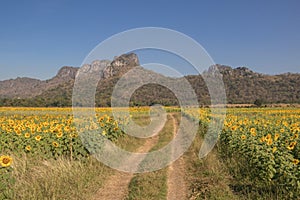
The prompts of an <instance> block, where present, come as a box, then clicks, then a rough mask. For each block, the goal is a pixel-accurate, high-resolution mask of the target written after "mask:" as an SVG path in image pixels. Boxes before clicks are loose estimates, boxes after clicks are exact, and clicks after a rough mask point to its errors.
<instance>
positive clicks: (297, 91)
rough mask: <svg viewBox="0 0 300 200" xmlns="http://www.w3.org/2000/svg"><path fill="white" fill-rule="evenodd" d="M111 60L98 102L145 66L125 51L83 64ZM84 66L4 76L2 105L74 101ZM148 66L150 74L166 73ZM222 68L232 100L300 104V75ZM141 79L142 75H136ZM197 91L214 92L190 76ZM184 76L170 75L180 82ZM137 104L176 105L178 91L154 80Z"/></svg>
mask: <svg viewBox="0 0 300 200" xmlns="http://www.w3.org/2000/svg"><path fill="white" fill-rule="evenodd" d="M100 65H105V68H104V70H103V71H102V73H101V76H102V80H101V81H100V82H99V84H98V86H97V92H96V96H95V97H96V100H95V104H96V106H110V101H111V95H112V91H113V88H114V86H115V84H116V83H117V82H118V80H119V79H120V77H121V76H122V75H123V74H124V73H126V72H127V71H129V70H130V69H132V68H134V67H137V66H138V67H139V60H138V57H137V55H136V54H134V53H131V54H124V55H121V56H118V57H115V58H114V60H113V61H108V60H107V61H99V60H96V61H94V62H93V63H91V64H86V65H84V66H82V67H84V68H86V69H97V68H98V67H100ZM78 69H79V68H78V67H69V66H64V67H62V68H61V69H60V70H59V71H58V73H57V74H56V76H54V77H53V78H51V79H49V80H45V81H41V80H38V79H32V78H16V79H9V80H5V81H0V106H59V107H64V106H71V105H72V101H71V100H72V92H73V85H74V81H75V77H76V73H77V71H78ZM139 69H141V70H145V71H147V73H148V74H149V75H150V76H157V77H158V76H162V75H159V74H157V73H155V72H152V71H149V70H146V69H143V68H141V67H139ZM216 69H218V70H219V71H220V73H221V74H222V75H223V81H224V85H225V90H226V94H227V101H228V103H231V104H241V103H250V104H251V103H253V102H254V101H255V100H261V101H263V102H264V103H300V74H292V73H285V74H280V75H266V74H260V73H256V72H253V71H251V70H250V69H248V68H246V67H238V68H235V69H233V68H231V67H229V66H224V65H215V66H211V67H210V68H209V69H208V71H207V73H211V72H212V71H213V70H216ZM136 78H138V77H136ZM183 78H186V79H187V80H188V81H189V83H190V84H191V86H192V87H193V88H194V91H195V92H196V94H197V97H198V101H199V104H204V105H205V104H209V103H210V97H209V93H208V90H207V87H206V85H205V82H204V81H203V78H202V77H201V76H200V75H189V76H185V77H183ZM181 79H182V78H177V80H175V78H168V80H169V81H180V80H181ZM130 103H131V105H137V106H140V105H152V104H157V103H160V104H164V105H176V104H178V101H177V99H176V97H175V95H174V94H173V93H172V92H171V91H170V90H169V89H167V88H165V87H162V86H159V85H156V84H148V85H144V86H142V87H140V88H139V89H138V90H136V91H135V93H134V94H133V95H132V97H131V102H130Z"/></svg>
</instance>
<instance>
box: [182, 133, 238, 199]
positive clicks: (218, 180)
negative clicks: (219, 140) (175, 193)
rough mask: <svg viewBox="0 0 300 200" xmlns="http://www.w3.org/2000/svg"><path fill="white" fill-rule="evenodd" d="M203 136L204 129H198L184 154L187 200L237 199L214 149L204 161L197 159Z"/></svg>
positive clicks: (229, 179)
mask: <svg viewBox="0 0 300 200" xmlns="http://www.w3.org/2000/svg"><path fill="white" fill-rule="evenodd" d="M204 134H205V128H204V127H200V128H199V133H198V134H197V135H196V137H195V140H194V142H193V144H192V145H191V147H190V148H189V150H188V151H187V152H186V153H185V154H184V160H185V163H186V180H187V183H188V197H189V199H199V200H200V199H213V200H214V199H215V200H217V199H218V200H227V199H230V200H235V199H239V198H238V197H237V196H236V195H235V194H233V192H232V190H231V188H230V187H229V185H230V183H231V177H230V175H229V173H228V171H227V169H226V166H225V165H224V163H222V162H221V161H220V160H219V157H218V152H217V150H216V148H215V149H214V150H213V151H212V152H210V153H209V154H208V156H206V157H205V158H204V159H201V160H200V159H199V157H198V153H199V150H200V147H201V145H202V141H203V140H202V136H203V135H204Z"/></svg>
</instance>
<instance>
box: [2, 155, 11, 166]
mask: <svg viewBox="0 0 300 200" xmlns="http://www.w3.org/2000/svg"><path fill="white" fill-rule="evenodd" d="M12 161H13V159H12V157H10V156H0V165H1V166H2V167H9V166H10V165H11V163H12Z"/></svg>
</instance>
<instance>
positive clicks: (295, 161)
mask: <svg viewBox="0 0 300 200" xmlns="http://www.w3.org/2000/svg"><path fill="white" fill-rule="evenodd" d="M292 162H293V163H294V164H295V165H298V163H299V162H300V161H299V160H298V159H294V160H293V161H292Z"/></svg>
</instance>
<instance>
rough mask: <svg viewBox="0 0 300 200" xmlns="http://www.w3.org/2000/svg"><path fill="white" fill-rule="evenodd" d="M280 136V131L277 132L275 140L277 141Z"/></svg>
mask: <svg viewBox="0 0 300 200" xmlns="http://www.w3.org/2000/svg"><path fill="white" fill-rule="evenodd" d="M279 136H280V135H279V134H278V133H275V136H274V140H275V141H277V140H278V138H279Z"/></svg>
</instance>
